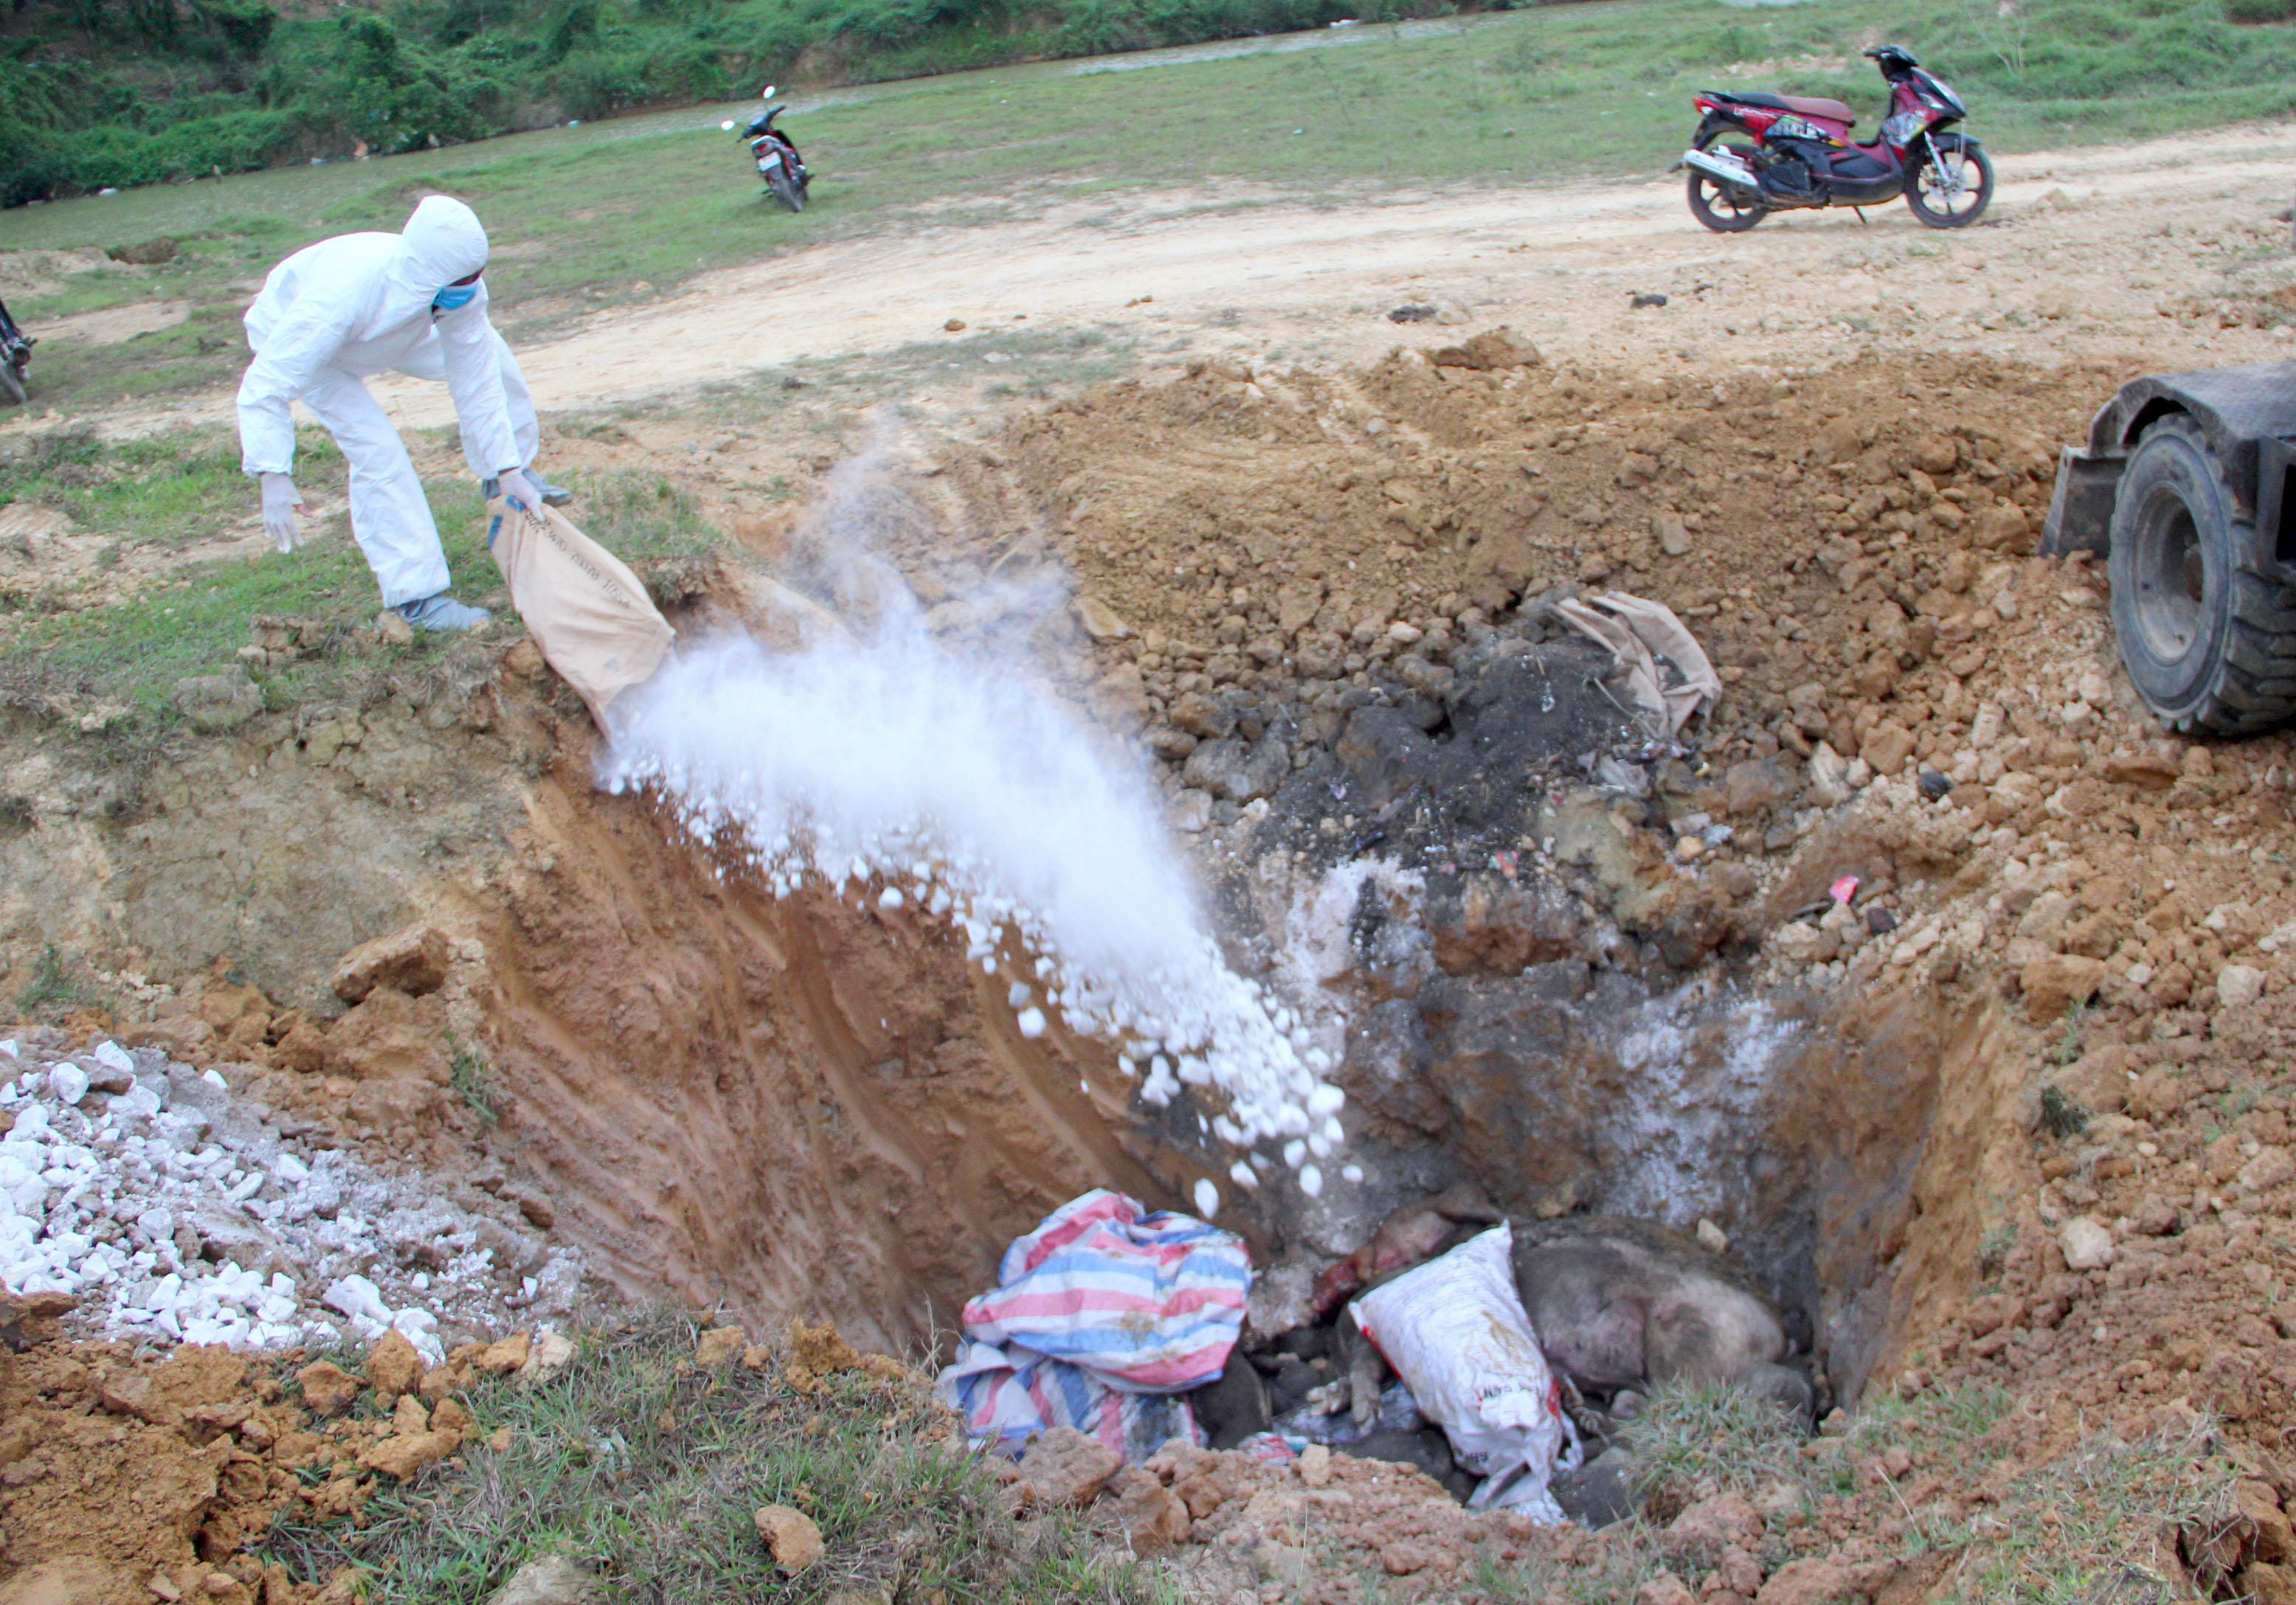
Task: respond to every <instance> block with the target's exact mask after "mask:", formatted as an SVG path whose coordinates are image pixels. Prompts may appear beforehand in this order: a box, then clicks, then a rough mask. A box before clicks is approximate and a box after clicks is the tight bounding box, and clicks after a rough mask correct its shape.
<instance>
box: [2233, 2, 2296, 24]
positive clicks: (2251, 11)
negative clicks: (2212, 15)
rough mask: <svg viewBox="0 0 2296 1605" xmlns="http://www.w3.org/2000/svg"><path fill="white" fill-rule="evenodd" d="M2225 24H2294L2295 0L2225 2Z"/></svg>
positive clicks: (2295, 17)
mask: <svg viewBox="0 0 2296 1605" xmlns="http://www.w3.org/2000/svg"><path fill="white" fill-rule="evenodd" d="M2224 12H2225V20H2226V21H2227V22H2296V0H2225V8H2224Z"/></svg>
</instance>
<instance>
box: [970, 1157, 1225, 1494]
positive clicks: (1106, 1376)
mask: <svg viewBox="0 0 2296 1605" xmlns="http://www.w3.org/2000/svg"><path fill="white" fill-rule="evenodd" d="M1250 1294H1251V1256H1250V1254H1249V1253H1248V1252H1247V1251H1246V1249H1245V1248H1244V1245H1243V1241H1242V1239H1240V1238H1238V1237H1237V1236H1236V1235H1235V1234H1234V1232H1223V1231H1221V1230H1219V1229H1218V1227H1216V1226H1212V1225H1209V1224H1206V1223H1204V1222H1202V1221H1200V1220H1198V1219H1196V1218H1195V1217H1193V1216H1186V1215H1180V1214H1177V1213H1173V1212H1169V1211H1158V1212H1155V1213H1150V1212H1149V1211H1147V1210H1144V1208H1142V1207H1141V1205H1140V1204H1139V1202H1138V1201H1137V1200H1134V1199H1130V1198H1127V1197H1126V1196H1124V1195H1123V1194H1122V1193H1120V1192H1113V1191H1108V1190H1107V1189H1104V1188H1103V1189H1099V1190H1096V1191H1092V1192H1087V1193H1086V1194H1085V1195H1084V1196H1083V1197H1082V1198H1079V1199H1076V1200H1072V1201H1070V1202H1069V1203H1067V1204H1064V1205H1062V1207H1061V1208H1058V1209H1055V1210H1054V1212H1053V1213H1052V1214H1050V1215H1048V1216H1046V1217H1045V1219H1044V1222H1043V1224H1040V1225H1038V1226H1037V1229H1036V1230H1035V1231H1034V1232H1029V1234H1028V1235H1026V1236H1024V1237H1021V1238H1018V1239H1016V1240H1015V1241H1013V1246H1012V1247H1011V1248H1009V1249H1006V1250H1005V1258H1004V1262H1003V1264H1002V1265H1000V1266H999V1267H998V1271H997V1282H996V1288H995V1289H994V1290H991V1291H989V1292H987V1293H983V1294H981V1295H980V1297H979V1298H975V1299H973V1300H972V1301H971V1302H970V1303H968V1304H967V1305H966V1306H964V1336H965V1339H966V1344H965V1349H964V1354H963V1355H962V1356H960V1358H959V1361H958V1363H956V1364H955V1365H954V1366H952V1367H950V1368H949V1370H948V1371H947V1372H943V1373H942V1376H941V1388H942V1390H943V1392H944V1394H945V1395H946V1396H947V1397H948V1398H949V1399H950V1401H951V1403H953V1404H955V1406H956V1408H957V1409H958V1410H959V1411H960V1412H961V1413H963V1414H964V1417H965V1421H966V1423H967V1425H968V1427H969V1428H970V1429H971V1430H972V1436H973V1437H974V1438H975V1439H976V1440H977V1441H983V1442H985V1441H988V1440H990V1439H996V1440H1000V1441H1004V1442H1007V1443H1012V1442H1017V1441H1025V1440H1026V1439H1027V1438H1028V1437H1033V1436H1034V1435H1035V1434H1036V1433H1037V1432H1041V1431H1043V1430H1044V1429H1046V1428H1047V1427H1054V1426H1071V1427H1076V1428H1078V1429H1082V1430H1084V1431H1087V1432H1091V1433H1092V1434H1094V1436H1095V1437H1099V1438H1100V1439H1101V1440H1102V1441H1103V1443H1107V1444H1108V1445H1110V1446H1111V1448H1116V1449H1118V1450H1119V1451H1124V1452H1128V1453H1137V1452H1138V1449H1139V1440H1140V1439H1142V1438H1143V1437H1147V1436H1152V1434H1153V1433H1155V1432H1157V1431H1166V1432H1167V1435H1168V1436H1172V1437H1183V1438H1185V1440H1186V1441H1188V1442H1192V1443H1193V1442H1198V1441H1200V1440H1201V1433H1200V1431H1199V1429H1197V1428H1196V1425H1195V1421H1194V1415H1193V1412H1192V1411H1189V1410H1188V1409H1187V1407H1186V1404H1185V1400H1175V1401H1173V1404H1175V1405H1177V1410H1166V1409H1162V1408H1151V1407H1150V1404H1149V1399H1150V1396H1158V1395H1172V1394H1179V1393H1185V1392H1186V1391H1187V1390H1189V1389H1190V1388H1201V1387H1202V1386H1203V1385H1204V1384H1205V1383H1207V1382H1209V1381H1210V1380H1213V1379H1214V1378H1215V1377H1217V1376H1218V1375H1219V1373H1220V1371H1221V1368H1222V1367H1224V1366H1225V1365H1226V1363H1227V1357H1228V1354H1229V1352H1230V1351H1231V1350H1233V1349H1234V1347H1235V1341H1236V1338H1237V1336H1238V1334H1239V1333H1241V1331H1242V1328H1243V1310H1244V1302H1245V1300H1246V1298H1248V1297H1249V1296H1250ZM1111 1396H1113V1397H1111ZM1159 1441H1160V1440H1159ZM1155 1447H1156V1445H1154V1444H1149V1445H1147V1450H1148V1451H1149V1452H1152V1451H1153V1449H1154V1448H1155Z"/></svg>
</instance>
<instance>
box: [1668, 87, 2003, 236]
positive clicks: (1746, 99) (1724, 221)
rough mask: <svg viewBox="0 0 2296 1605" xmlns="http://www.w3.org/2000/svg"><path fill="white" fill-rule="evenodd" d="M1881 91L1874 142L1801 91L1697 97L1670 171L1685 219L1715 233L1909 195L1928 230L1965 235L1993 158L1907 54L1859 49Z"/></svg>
mask: <svg viewBox="0 0 2296 1605" xmlns="http://www.w3.org/2000/svg"><path fill="white" fill-rule="evenodd" d="M1866 54H1867V55H1868V56H1871V57H1872V58H1873V59H1874V62H1875V63H1876V64H1877V65H1878V66H1879V67H1880V68H1881V70H1882V78H1885V79H1886V80H1888V82H1889V86H1890V111H1889V114H1888V115H1887V116H1885V117H1884V118H1883V119H1882V136H1881V137H1880V138H1879V139H1877V140H1875V141H1874V142H1873V143H1871V144H1858V143H1854V142H1853V141H1852V140H1851V139H1850V137H1849V130H1850V127H1852V126H1853V125H1854V124H1855V123H1856V122H1857V113H1856V112H1855V111H1851V110H1850V109H1849V106H1848V105H1846V104H1844V103H1843V102H1841V101H1833V100H1820V99H1816V98H1813V97H1810V96H1807V95H1791V94H1759V93H1757V94H1733V93H1730V92H1728V91H1726V90H1721V89H1707V90H1702V91H1701V92H1700V94H1699V95H1698V98H1697V102H1696V103H1697V106H1698V110H1699V112H1700V114H1701V116H1702V121H1701V122H1700V123H1699V125H1698V133H1697V135H1695V136H1694V137H1693V139H1692V140H1691V142H1690V149H1689V150H1687V151H1684V152H1683V156H1682V160H1680V161H1678V162H1677V163H1676V164H1675V166H1676V167H1677V168H1689V169H1690V185H1689V187H1690V215H1691V216H1692V217H1695V218H1697V219H1698V220H1699V221H1700V222H1701V223H1702V224H1704V225H1706V226H1707V227H1709V228H1710V229H1712V230H1714V231H1715V232H1716V233H1725V234H1734V233H1740V232H1742V231H1743V230H1745V229H1750V228H1751V227H1753V226H1754V225H1756V224H1757V223H1759V222H1760V221H1761V220H1762V219H1763V218H1765V217H1768V216H1769V215H1770V214H1771V213H1772V212H1775V211H1783V210H1784V209H1787V208H1789V207H1799V206H1848V207H1867V206H1882V205H1886V204H1887V203H1889V202H1890V201H1895V200H1896V199H1897V198H1898V196H1900V195H1903V196H1904V197H1905V198H1906V204H1907V206H1908V207H1910V208H1911V209H1913V214H1914V216H1915V217H1918V218H1920V219H1921V220H1922V222H1923V223H1924V224H1926V225H1929V226H1930V227H1931V228H1967V227H1968V226H1969V225H1971V224H1972V223H1974V222H1976V221H1977V220H1978V219H1979V218H1980V217H1983V216H1984V215H1985V208H1986V206H1987V204H1988V203H1989V202H1990V201H1992V199H1993V160H1992V158H1990V157H1989V156H1988V155H1986V153H1985V148H1984V147H1983V146H1982V145H1980V144H1979V143H1977V142H1976V141H1975V140H1973V139H1972V138H1970V137H1969V136H1968V135H1966V134H1964V133H1962V132H1960V131H1959V130H1958V129H1956V128H1955V127H1954V125H1955V124H1956V123H1958V122H1960V121H1961V120H1962V119H1964V118H1965V117H1967V116H1968V115H1969V109H1968V108H1967V107H1966V106H1964V105H1963V104H1962V102H1961V97H1960V96H1959V95H1957V94H1955V93H1954V92H1953V89H1952V87H1951V86H1948V84H1947V83H1946V82H1945V80H1944V79H1942V78H1939V77H1938V76H1937V75H1936V74H1934V73H1931V72H1925V71H1923V70H1922V64H1921V62H1919V61H1916V60H1915V59H1914V55H1913V53H1912V52H1911V51H1908V50H1907V49H1905V48H1904V47H1903V46H1901V45H1880V46H1878V47H1876V48H1875V49H1873V50H1869V51H1867V52H1866Z"/></svg>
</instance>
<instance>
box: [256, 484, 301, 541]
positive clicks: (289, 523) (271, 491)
mask: <svg viewBox="0 0 2296 1605" xmlns="http://www.w3.org/2000/svg"><path fill="white" fill-rule="evenodd" d="M261 483H262V486H263V533H264V534H266V535H267V536H270V537H271V544H272V545H275V546H276V547H278V548H279V550H280V551H282V552H292V551H293V550H295V543H296V542H297V541H299V540H300V539H301V538H302V536H301V532H300V531H299V529H298V528H296V520H295V510H296V509H297V508H299V507H300V506H301V505H302V504H303V498H302V495H300V493H299V492H298V491H297V490H296V488H295V481H294V480H292V479H289V478H288V477H287V476H286V475H285V474H265V475H263V476H262V479H261Z"/></svg>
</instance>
